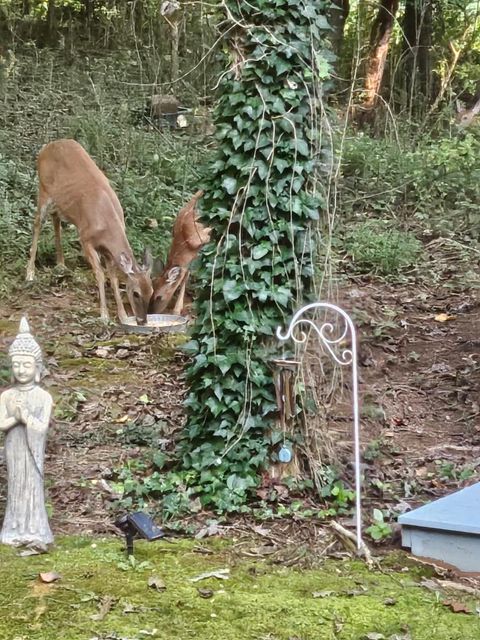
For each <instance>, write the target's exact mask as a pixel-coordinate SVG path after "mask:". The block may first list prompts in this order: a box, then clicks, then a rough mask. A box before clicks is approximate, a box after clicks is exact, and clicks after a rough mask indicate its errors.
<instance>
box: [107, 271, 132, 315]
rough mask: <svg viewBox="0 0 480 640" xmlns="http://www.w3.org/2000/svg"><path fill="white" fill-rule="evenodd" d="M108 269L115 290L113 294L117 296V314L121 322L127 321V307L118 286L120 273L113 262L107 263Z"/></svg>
mask: <svg viewBox="0 0 480 640" xmlns="http://www.w3.org/2000/svg"><path fill="white" fill-rule="evenodd" d="M107 269H108V278H109V280H110V285H111V287H112V290H113V296H114V298H115V303H116V305H117V315H118V319H119V320H120V322H126V320H127V313H126V311H125V307H124V305H123V300H122V295H121V293H120V287H119V286H118V275H117V271H116V268H115V265H114V264H112V263H110V262H109V263H107Z"/></svg>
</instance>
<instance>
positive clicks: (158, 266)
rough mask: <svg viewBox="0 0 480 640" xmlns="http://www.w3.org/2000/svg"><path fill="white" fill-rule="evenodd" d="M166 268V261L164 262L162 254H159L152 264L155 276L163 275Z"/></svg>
mask: <svg viewBox="0 0 480 640" xmlns="http://www.w3.org/2000/svg"><path fill="white" fill-rule="evenodd" d="M164 269H165V263H164V262H163V259H162V258H161V257H160V256H158V257H157V258H155V259H154V260H153V265H152V275H153V277H154V278H156V277H157V276H159V275H161V273H162V271H163V270H164Z"/></svg>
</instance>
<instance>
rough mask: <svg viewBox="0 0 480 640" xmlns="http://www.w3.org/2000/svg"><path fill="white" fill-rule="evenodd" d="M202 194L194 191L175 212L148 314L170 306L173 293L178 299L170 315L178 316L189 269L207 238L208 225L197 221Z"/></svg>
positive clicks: (208, 233)
mask: <svg viewBox="0 0 480 640" xmlns="http://www.w3.org/2000/svg"><path fill="white" fill-rule="evenodd" d="M202 196H203V191H197V193H196V194H195V195H194V196H193V198H192V199H191V200H190V201H189V202H188V203H187V204H186V205H185V206H184V207H183V209H181V210H180V212H179V213H178V215H177V218H176V220H175V224H174V225H173V233H172V244H171V246H170V251H169V253H168V256H167V262H166V264H165V267H164V269H163V271H162V272H161V274H160V275H159V276H158V277H156V278H154V280H153V294H152V299H151V302H150V311H151V313H156V314H157V313H163V312H164V311H165V310H166V309H167V308H168V306H169V305H170V303H171V301H172V298H173V296H174V294H175V293H177V298H176V301H175V306H174V308H173V314H175V315H179V314H180V313H181V311H182V309H183V304H184V298H185V289H186V286H187V280H188V276H189V271H188V268H189V266H190V263H191V262H192V260H194V258H196V257H197V255H198V253H199V251H200V249H201V248H202V247H203V245H205V244H206V243H207V242H209V240H210V233H211V228H210V227H205V226H203V224H202V223H201V222H199V220H198V218H199V214H198V210H197V208H196V206H197V202H198V201H199V199H200V198H201V197H202Z"/></svg>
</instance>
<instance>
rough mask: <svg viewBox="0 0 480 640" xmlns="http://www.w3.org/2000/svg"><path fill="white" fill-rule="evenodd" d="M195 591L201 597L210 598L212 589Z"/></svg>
mask: <svg viewBox="0 0 480 640" xmlns="http://www.w3.org/2000/svg"><path fill="white" fill-rule="evenodd" d="M197 591H198V595H199V596H200V597H201V598H211V597H212V596H213V589H197Z"/></svg>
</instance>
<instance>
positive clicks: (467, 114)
mask: <svg viewBox="0 0 480 640" xmlns="http://www.w3.org/2000/svg"><path fill="white" fill-rule="evenodd" d="M455 107H456V109H457V115H456V116H455V122H456V124H457V125H458V126H459V127H460V129H466V128H467V127H469V126H470V125H471V124H472V123H473V122H474V121H475V119H476V117H477V116H478V114H479V113H480V98H479V99H478V100H477V102H476V103H475V104H474V105H473V107H471V108H470V109H467V108H466V106H465V104H464V103H463V102H461V101H460V100H455Z"/></svg>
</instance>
